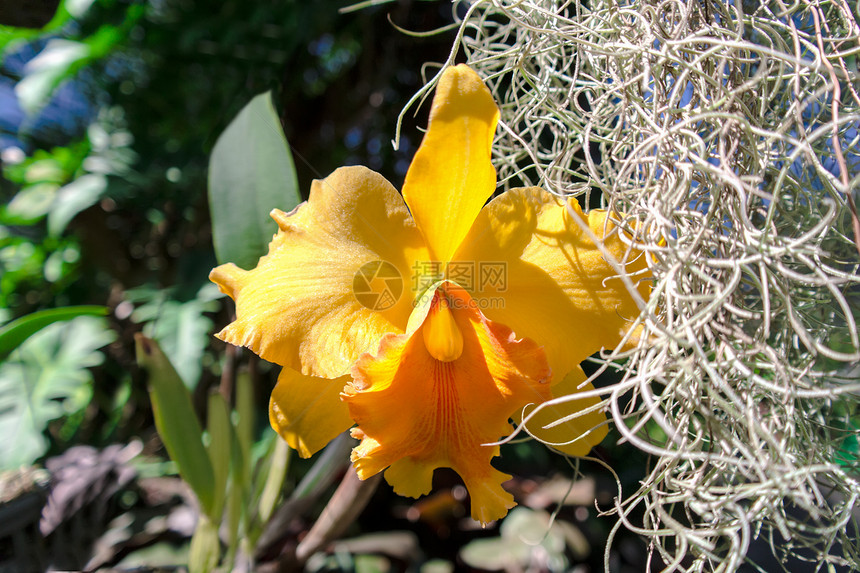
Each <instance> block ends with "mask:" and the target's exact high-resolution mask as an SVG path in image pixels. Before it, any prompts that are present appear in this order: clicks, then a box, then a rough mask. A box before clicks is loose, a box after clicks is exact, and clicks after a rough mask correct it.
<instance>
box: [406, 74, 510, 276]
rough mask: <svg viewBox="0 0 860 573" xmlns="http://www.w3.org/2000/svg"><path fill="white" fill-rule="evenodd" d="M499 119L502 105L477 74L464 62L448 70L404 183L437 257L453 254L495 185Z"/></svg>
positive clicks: (416, 215) (438, 89) (417, 217)
mask: <svg viewBox="0 0 860 573" xmlns="http://www.w3.org/2000/svg"><path fill="white" fill-rule="evenodd" d="M498 121H499V108H498V107H497V106H496V103H495V102H494V101H493V96H492V95H491V94H490V90H488V89H487V87H486V86H485V85H484V83H483V82H482V81H481V78H480V77H479V76H478V74H476V73H475V72H474V71H473V70H472V69H470V68H469V67H468V66H465V65H459V66H453V67H450V68H448V69H447V70H445V72H444V73H443V74H442V77H441V78H440V79H439V84H438V85H437V86H436V94H435V96H434V97H433V105H432V106H431V109H430V122H429V125H428V128H427V133H426V134H425V135H424V139H423V141H422V142H421V146H420V147H419V148H418V151H417V152H416V153H415V157H414V158H413V159H412V163H411V165H410V166H409V171H408V172H407V173H406V180H405V181H404V183H403V198H404V199H405V200H406V203H407V204H408V205H409V210H410V211H411V212H412V216H413V217H415V222H416V224H417V225H418V228H419V229H420V230H421V232H422V234H423V235H424V238H425V240H426V241H427V245H428V247H429V249H430V255H431V256H432V258H433V260H437V261H442V262H447V261H449V260H450V259H451V256H452V255H453V254H454V252H455V251H456V250H457V247H458V246H459V245H460V242H461V241H462V240H463V237H465V236H466V233H468V231H469V227H471V226H472V222H473V221H474V220H475V217H476V216H477V215H478V212H479V211H480V210H481V207H482V206H483V205H484V203H485V202H486V201H487V199H489V198H490V195H492V194H493V191H494V190H495V188H496V170H495V169H494V168H493V165H492V163H491V162H490V147H491V145H492V143H493V134H494V133H495V131H496V124H497V123H498Z"/></svg>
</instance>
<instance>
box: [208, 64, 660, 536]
mask: <svg viewBox="0 0 860 573" xmlns="http://www.w3.org/2000/svg"><path fill="white" fill-rule="evenodd" d="M498 119H499V110H498V108H497V106H496V105H495V103H494V102H493V98H492V95H491V94H490V91H489V90H488V89H487V87H486V86H485V85H484V84H483V82H482V81H481V79H480V77H479V76H478V75H477V74H476V73H475V72H474V71H472V70H471V69H470V68H468V67H467V66H465V65H459V66H453V67H449V68H447V69H446V70H445V71H444V72H443V73H442V74H441V76H440V77H439V82H438V85H437V88H436V94H435V96H434V99H433V104H432V107H431V112H430V123H429V126H428V131H427V133H426V135H425V137H424V140H423V141H422V143H421V146H420V147H419V149H418V151H417V152H416V155H415V157H414V159H413V162H412V164H411V165H410V168H409V171H408V173H407V175H406V179H405V182H404V187H403V193H402V195H401V194H400V193H398V192H397V191H396V190H395V189H394V187H393V186H392V185H391V184H390V183H389V182H388V181H386V180H385V179H384V178H383V177H382V176H381V175H379V174H377V173H374V172H373V171H370V170H369V169H367V168H364V167H345V168H341V169H338V170H336V171H335V172H334V173H332V174H331V175H329V176H328V177H327V178H325V179H324V180H321V181H315V182H314V183H313V186H312V188H311V192H310V197H309V199H308V201H307V202H306V203H304V204H303V205H302V206H300V207H299V208H297V209H296V210H294V211H293V212H292V213H289V214H286V213H283V212H281V211H278V210H275V211H273V212H272V216H273V218H274V219H275V220H276V221H277V223H278V229H279V230H278V233H277V234H276V235H275V237H274V238H273V239H272V242H271V243H270V245H269V253H268V254H267V255H266V256H264V257H262V258H261V259H260V261H259V263H258V264H257V266H256V268H254V269H251V270H243V269H240V268H238V267H236V266H235V265H233V264H225V265H221V266H219V267H217V268H215V269H214V270H213V271H212V273H211V274H210V279H211V280H212V281H213V282H215V283H216V284H218V286H219V287H220V289H221V290H222V292H224V293H226V294H227V295H229V296H230V297H231V298H233V300H234V301H235V302H236V320H235V321H234V322H232V323H231V324H229V325H228V326H227V327H226V328H224V329H223V330H222V331H221V332H220V333H218V337H219V338H221V339H222V340H225V341H227V342H230V343H232V344H237V345H243V346H247V347H249V348H250V349H251V350H253V351H254V352H255V353H257V354H259V355H260V356H261V357H262V358H264V359H266V360H269V361H271V362H275V363H277V364H279V365H281V366H283V370H282V372H281V375H280V377H279V378H278V384H277V386H276V387H275V389H274V391H273V392H272V398H271V405H270V420H271V423H272V427H273V428H275V430H276V431H277V432H278V433H279V434H280V435H281V436H282V437H283V438H284V439H285V440H287V442H288V443H289V444H290V446H292V447H293V448H295V449H297V450H298V452H299V454H300V455H301V456H303V457H307V456H310V455H312V454H313V453H314V452H316V451H317V450H319V449H320V448H322V447H323V446H324V445H325V444H326V443H327V442H328V441H330V440H331V439H333V438H334V437H335V436H337V435H338V434H340V433H341V432H343V431H345V430H347V429H349V428H350V427H352V426H353V425H356V427H354V428H353V430H352V433H353V435H354V436H355V437H357V438H358V439H360V440H361V443H360V444H359V445H358V446H357V447H356V448H355V449H354V450H353V454H352V459H353V462H354V463H355V466H356V469H357V470H358V473H359V475H360V476H361V477H362V478H366V477H368V476H370V475H373V474H375V473H378V472H380V471H385V477H386V479H387V480H388V482H389V483H390V484H392V486H393V487H394V489H395V491H397V492H399V493H401V494H403V495H410V496H418V495H422V494H425V493H427V492H428V491H429V489H430V483H431V477H432V473H433V471H434V469H435V468H437V467H451V468H453V469H454V470H456V471H457V472H458V473H459V474H460V476H461V477H462V478H463V481H464V483H465V484H466V487H467V489H468V490H469V493H470V495H471V498H472V516H473V518H474V519H476V520H478V521H481V522H483V523H487V522H488V521H492V520H494V519H499V518H501V517H503V516H504V515H505V513H506V512H507V510H508V509H509V508H510V507H512V506H513V504H514V501H513V498H512V497H511V496H510V494H508V493H507V492H505V491H504V490H503V489H502V487H501V483H502V481H504V479H506V477H507V476H505V474H502V473H501V472H499V471H497V470H496V469H494V468H493V467H492V465H491V460H492V459H493V458H494V457H495V456H497V455H498V453H499V448H498V446H487V445H484V444H491V443H496V442H498V440H499V439H500V438H501V437H503V436H505V435H507V434H508V433H510V431H511V430H512V427H511V425H510V422H509V419H510V418H514V419H515V420H517V421H518V423H519V421H521V420H522V417H521V416H522V412H523V410H524V409H526V410H529V411H530V410H531V409H533V407H534V406H536V405H540V404H546V403H547V402H548V401H549V400H551V399H553V398H558V397H561V396H571V395H576V394H578V393H581V392H586V391H591V390H593V387H592V386H591V384H587V383H584V380H585V378H584V375H582V370H581V369H580V368H579V363H580V362H581V361H582V360H584V359H585V358H587V357H588V356H589V355H591V354H592V353H594V352H596V351H598V350H600V349H601V348H602V347H614V346H615V345H617V344H618V343H619V342H620V341H621V340H622V338H624V337H625V336H627V335H628V331H629V329H630V324H631V321H632V320H633V319H634V318H635V317H636V316H638V314H639V308H638V306H637V305H636V302H635V301H634V297H633V296H632V295H631V293H630V292H628V291H627V288H626V287H625V286H624V283H623V282H622V280H621V279H620V278H618V277H617V271H616V268H618V266H617V265H615V266H614V265H612V264H610V263H609V262H608V261H607V257H609V258H613V259H615V261H614V262H616V263H620V264H621V266H622V267H625V268H626V270H627V272H635V271H639V270H641V269H643V268H644V266H645V260H644V259H645V257H638V258H636V257H634V256H631V252H630V249H629V247H628V245H627V244H625V241H623V240H621V238H620V237H619V231H618V229H616V228H614V226H613V225H612V223H611V222H610V221H609V220H608V219H607V214H606V213H605V212H602V211H598V210H595V211H591V212H590V213H589V214H588V215H587V216H586V215H585V214H583V212H582V211H581V209H580V208H579V205H578V204H577V202H576V201H575V200H573V199H571V200H569V201H563V200H560V199H559V198H557V197H555V196H553V195H551V194H549V193H548V192H546V191H544V190H542V189H539V188H526V189H512V190H509V191H507V192H505V193H502V194H501V195H499V196H498V197H496V198H495V199H493V200H492V201H490V202H489V203H487V204H486V205H485V203H486V202H487V199H488V198H489V197H490V196H491V195H492V194H493V192H494V191H495V188H496V173H495V170H494V168H493V166H492V163H491V161H490V157H491V145H492V140H493V136H494V133H495V129H496V124H497V122H498ZM632 254H634V255H635V253H632ZM627 260H631V261H633V262H630V263H626V265H625V264H624V263H625V261H627ZM368 265H369V266H368ZM424 266H433V267H434V268H436V267H438V268H440V269H443V270H444V272H445V273H449V274H446V275H445V276H444V277H442V280H441V281H440V282H437V283H436V284H434V285H433V286H432V287H431V288H429V289H426V286H427V285H424V286H420V283H422V280H423V279H425V278H426V277H422V276H416V273H418V272H419V271H416V270H415V269H420V268H423V267H424ZM382 267H384V268H385V269H387V271H386V272H387V273H388V274H387V276H388V277H389V278H390V277H394V276H397V275H398V274H399V276H400V277H401V278H402V279H403V281H404V284H403V285H402V286H403V287H404V288H402V289H395V290H393V291H390V292H397V293H398V294H399V298H396V297H391V299H387V300H386V304H385V305H378V306H374V305H373V304H367V303H366V302H365V303H364V304H363V303H362V300H364V299H362V298H361V297H357V296H356V293H354V292H353V289H354V287H355V284H356V280H357V279H356V278H355V277H356V273H357V272H358V271H359V269H362V268H364V269H367V268H374V269H376V268H382ZM454 268H460V269H461V270H462V269H463V268H466V269H473V270H474V273H475V274H474V275H473V276H472V277H471V279H474V280H468V281H466V280H463V279H461V278H459V277H455V276H454V274H455V273H454V272H453V269H454ZM488 269H489V270H491V271H492V272H487V273H486V274H484V271H486V270H488ZM365 278H366V277H364V276H363V275H362V277H361V280H360V281H359V283H360V284H361V285H365V283H366V282H367V281H365V280H364V279H365ZM409 278H415V279H422V280H415V281H410V280H409ZM466 278H467V279H468V278H469V277H466ZM434 280H435V279H434ZM368 284H369V283H368ZM410 284H411V288H410V287H409V285H410ZM398 286H400V285H398ZM362 288H364V287H362ZM638 289H639V296H640V297H641V298H643V299H647V296H648V289H647V286H646V285H645V284H642V285H641V286H639V287H638ZM389 294H390V293H389ZM490 303H493V304H490ZM558 420H563V423H560V424H555V425H553V426H552V427H550V428H547V427H546V426H548V425H550V424H554V423H555V422H557V421H558ZM525 429H526V430H527V431H528V433H529V434H531V435H533V436H535V437H536V438H538V439H540V440H542V441H545V442H547V443H549V444H552V446H553V447H554V448H555V449H557V450H559V451H561V452H563V453H565V454H569V455H585V454H586V453H588V451H589V450H590V449H591V447H592V446H594V445H595V444H597V443H599V442H600V440H602V439H603V438H604V437H605V436H606V432H607V429H606V416H605V414H603V412H602V411H601V408H600V400H599V399H598V398H596V397H589V398H581V397H577V399H573V400H566V401H564V403H562V404H555V402H553V403H552V404H548V405H547V406H546V407H544V408H543V409H541V411H540V412H539V413H538V414H537V415H535V416H533V417H531V418H530V419H529V420H528V421H527V422H526V428H525ZM386 468H387V469H386Z"/></svg>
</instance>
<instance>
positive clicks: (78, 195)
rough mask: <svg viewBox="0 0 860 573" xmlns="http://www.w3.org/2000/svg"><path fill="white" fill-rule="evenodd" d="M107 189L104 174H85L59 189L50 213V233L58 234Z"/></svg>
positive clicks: (93, 203) (94, 202)
mask: <svg viewBox="0 0 860 573" xmlns="http://www.w3.org/2000/svg"><path fill="white" fill-rule="evenodd" d="M106 189H107V179H106V178H105V177H104V175H92V174H90V175H84V176H82V177H78V178H77V179H75V180H74V181H72V182H71V183H69V184H68V185H64V186H63V187H61V188H60V190H59V191H57V194H56V198H55V199H54V202H53V204H52V205H51V210H50V212H49V213H48V233H50V234H51V235H53V236H55V237H56V236H58V235H60V234H62V232H63V231H65V230H66V226H67V225H68V224H69V222H70V221H71V220H72V219H73V218H74V217H75V215H77V214H78V213H80V212H81V211H83V210H84V209H86V208H87V207H92V206H93V205H95V204H96V202H97V201H98V200H99V199H100V198H101V196H102V195H103V194H104V192H105V190H106Z"/></svg>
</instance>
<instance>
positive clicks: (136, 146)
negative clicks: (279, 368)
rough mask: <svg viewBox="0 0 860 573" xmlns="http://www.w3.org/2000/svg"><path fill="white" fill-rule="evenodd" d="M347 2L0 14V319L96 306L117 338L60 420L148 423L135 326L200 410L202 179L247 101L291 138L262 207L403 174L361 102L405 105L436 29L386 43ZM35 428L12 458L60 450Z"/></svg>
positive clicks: (423, 12) (107, 436)
mask: <svg viewBox="0 0 860 573" xmlns="http://www.w3.org/2000/svg"><path fill="white" fill-rule="evenodd" d="M348 4H349V3H348V2H326V3H322V4H311V3H306V2H301V1H298V0H283V1H278V2H272V3H265V4H253V3H250V4H249V3H247V2H240V1H238V0H227V1H225V2H220V3H218V4H217V5H212V4H211V3H208V2H202V1H194V0H163V1H160V2H144V1H140V0H64V1H63V2H60V6H59V9H58V11H57V14H56V15H55V17H54V18H53V19H52V20H51V21H50V23H49V24H48V25H47V26H45V27H44V28H43V29H21V28H8V27H0V52H2V57H3V61H2V64H0V68H2V72H3V78H5V80H6V81H7V84H6V85H5V87H9V86H10V85H13V87H14V95H15V96H16V97H17V102H18V106H20V110H19V111H18V112H17V113H18V114H20V115H21V117H22V118H23V119H21V120H20V121H19V122H18V123H17V126H16V127H15V129H14V130H12V131H11V132H10V131H9V128H8V127H5V126H7V122H4V118H3V117H0V126H3V127H2V130H3V131H4V133H2V134H0V135H10V136H13V137H14V138H15V139H16V140H17V141H18V142H19V143H17V144H15V145H13V146H9V145H8V144H5V145H6V148H5V149H4V150H2V151H3V155H2V157H3V166H2V167H3V181H2V184H0V197H2V199H3V201H2V204H0V326H2V324H3V323H4V322H7V321H10V320H13V319H15V318H19V317H23V316H27V315H29V314H31V313H34V312H37V311H40V310H44V309H55V308H62V307H65V306H68V305H82V304H97V305H106V306H108V307H109V309H110V311H111V313H110V316H109V321H108V324H109V328H110V329H111V330H112V331H113V332H115V333H116V338H117V343H116V344H114V345H112V346H110V347H105V348H103V349H96V350H93V352H96V353H98V354H99V355H100V356H102V359H101V361H100V364H101V365H100V366H99V367H98V368H97V369H96V370H95V371H94V377H93V380H92V382H88V383H91V384H94V385H95V386H94V388H92V390H93V393H92V396H93V402H94V403H93V404H91V405H89V407H88V408H84V409H83V410H82V411H80V412H76V413H74V415H75V416H78V417H79V418H81V419H80V428H81V430H82V431H81V432H79V433H78V434H77V436H78V438H77V439H80V438H83V437H86V438H87V439H91V440H95V441H96V442H97V443H100V442H106V441H110V440H115V439H124V438H127V437H130V436H132V435H135V434H138V433H140V432H141V431H144V432H145V431H146V429H147V427H148V425H149V424H151V422H150V421H149V420H151V414H150V413H149V408H148V406H147V400H146V395H145V393H144V392H143V390H142V386H141V385H140V383H139V381H140V380H141V379H142V374H141V373H140V371H139V370H137V369H136V368H130V365H132V364H133V362H134V360H133V356H134V352H133V342H132V339H131V335H132V334H133V333H134V332H136V331H141V330H142V331H143V333H144V334H145V335H147V336H149V337H152V338H153V339H155V340H156V341H158V342H159V343H160V344H161V346H162V347H163V348H164V349H165V353H166V354H167V355H168V356H169V357H170V360H171V361H172V362H173V363H174V364H176V365H177V369H178V371H179V373H180V376H181V377H182V379H183V381H184V382H185V384H186V385H187V387H188V388H189V389H191V390H192V391H194V392H195V393H194V396H195V404H196V405H197V407H198V408H199V409H201V410H203V409H205V408H204V406H203V403H204V402H205V400H202V399H201V398H200V396H202V395H205V392H206V390H207V389H208V388H211V387H212V386H214V385H217V384H218V383H219V376H220V374H221V364H220V363H221V359H220V358H219V354H220V350H221V349H222V348H223V346H221V345H220V343H217V341H214V340H213V339H212V337H211V331H212V329H213V313H216V312H220V313H222V314H220V315H219V316H218V318H217V320H215V321H214V322H217V323H218V324H226V322H228V320H229V316H228V315H227V314H226V310H224V309H223V307H222V306H221V305H219V303H218V302H217V299H218V297H219V294H218V293H217V290H216V289H215V288H214V287H213V286H212V285H209V283H208V281H207V278H206V277H207V275H208V271H209V270H210V269H211V268H212V267H213V266H214V265H215V263H216V258H215V255H214V252H213V247H212V231H211V226H210V221H209V209H208V205H207V196H206V186H207V185H206V184H207V182H206V175H207V168H208V161H209V153H210V152H211V151H212V149H213V147H214V146H215V143H216V141H217V138H218V136H219V134H221V133H222V132H223V131H224V130H225V128H226V127H227V125H228V123H229V121H230V120H231V119H232V118H234V117H235V116H236V115H237V114H238V112H239V111H240V110H241V109H242V107H243V106H245V104H247V103H248V102H249V101H251V99H252V98H253V97H254V96H256V95H257V94H260V93H263V92H266V91H271V93H272V99H273V103H274V109H272V114H273V115H272V116H271V117H272V119H274V120H275V121H278V120H280V122H282V123H283V125H284V128H285V130H286V132H287V134H288V135H290V134H292V135H295V140H296V141H297V142H298V144H297V145H296V146H295V147H294V152H295V154H296V157H297V161H298V165H297V167H298V186H296V183H295V182H294V183H292V184H291V186H292V188H293V190H292V191H290V192H286V190H284V192H285V193H284V195H283V197H288V196H289V195H290V194H292V195H293V197H294V198H292V199H285V200H284V203H283V204H281V205H276V206H278V207H279V208H282V209H287V210H288V209H290V208H291V207H292V206H293V204H294V203H295V201H296V199H297V197H296V195H295V194H296V192H297V191H296V189H304V190H306V189H308V188H309V183H310V179H311V178H316V177H323V176H325V175H327V174H328V173H329V172H330V171H331V170H333V169H334V168H336V167H338V166H340V165H342V164H349V163H364V164H368V165H370V166H371V167H375V168H378V169H382V170H383V171H385V172H387V173H394V174H398V175H399V176H402V174H403V173H402V171H403V168H404V165H405V163H404V164H403V165H400V167H398V162H399V161H400V162H402V159H401V157H408V156H409V155H410V153H409V149H408V145H409V139H408V137H407V139H406V141H407V145H406V147H407V149H404V150H403V151H402V152H399V154H398V153H395V152H394V151H393V150H391V149H390V146H389V145H388V144H387V142H388V139H389V137H390V134H391V133H393V125H394V119H395V112H396V110H397V108H395V107H392V109H391V110H389V113H386V114H379V113H376V110H377V109H378V108H380V106H381V104H382V103H383V102H385V103H386V105H391V106H394V105H399V104H402V102H404V101H406V100H407V99H408V98H407V97H405V96H406V95H407V94H411V93H412V92H414V90H415V89H416V88H417V87H418V86H419V84H420V77H419V75H418V74H417V73H416V70H418V69H420V65H421V64H422V63H423V62H424V61H426V60H432V59H437V60H438V59H440V57H439V56H443V55H444V54H445V53H446V50H447V40H445V39H433V40H413V39H410V38H407V37H405V36H402V35H400V34H399V33H396V31H395V30H394V29H393V28H392V27H391V26H390V24H389V23H388V22H387V21H386V19H385V17H384V14H383V13H382V12H381V11H380V10H367V11H363V12H359V13H357V14H350V15H348V16H346V15H340V14H339V13H338V8H340V7H341V6H345V5H348ZM389 13H390V14H391V16H392V18H393V19H396V20H397V21H398V22H399V23H400V24H403V25H405V26H407V27H416V28H418V29H429V28H434V27H437V26H438V23H439V21H440V19H444V18H446V17H448V18H450V8H448V7H440V6H436V5H433V4H431V3H419V4H418V5H416V6H412V7H410V6H407V5H403V6H394V7H392V8H389ZM398 45H403V46H405V45H409V46H410V51H408V52H407V51H405V50H403V49H400V50H398V49H396V48H397V46H398ZM434 50H435V51H436V53H437V54H438V56H437V57H435V58H434V57H433V56H432V55H431V54H432V53H433V51H434ZM398 52H399V54H398ZM9 81H11V82H12V84H9V83H8V82H9ZM344 86H349V89H345V88H344ZM0 87H3V86H0ZM13 111H14V110H11V109H9V110H5V111H2V112H0V116H2V115H3V114H5V113H9V114H12V115H10V116H9V117H10V118H13V116H14V115H15V114H14V113H12V112H13ZM10 121H11V119H10ZM82 122H83V123H82ZM81 125H83V126H85V127H84V128H81V127H80V126H81ZM284 149H285V150H286V148H284ZM21 150H23V153H22V152H21ZM286 153H287V154H288V155H289V151H286ZM398 183H399V181H395V184H398ZM232 184H234V186H235V187H237V188H236V189H235V191H236V192H240V191H242V190H241V189H238V184H237V182H235V181H234V182H232ZM271 227H272V228H271V232H274V225H273V224H272V225H271ZM266 232H269V231H266ZM258 248H259V245H258ZM246 259H247V257H246ZM249 260H250V259H249ZM245 264H247V261H246V262H245ZM40 340H41V338H36V339H35V341H34V342H32V344H35V343H37V342H39V341H40ZM216 344H218V346H216ZM28 383H32V381H28ZM269 383H271V382H269ZM198 386H199V388H198ZM195 388H198V389H197V390H195ZM266 394H267V391H263V392H260V393H259V395H260V396H265V395H266ZM51 400H55V399H54V398H46V401H47V402H46V406H50V404H49V402H50V401H51ZM117 400H119V401H120V402H125V403H126V404H127V407H123V404H122V403H118V402H117ZM55 401H56V400H55ZM69 404H71V403H69ZM82 406H87V405H86V404H83V403H82ZM49 409H50V408H49ZM7 415H9V414H8V413H7V412H5V411H2V412H0V420H4V418H3V417H4V416H7ZM64 415H65V414H64ZM41 430H46V431H47V432H48V433H47V434H46V435H45V441H44V443H45V444H46V445H47V447H46V448H43V449H41V450H38V451H39V453H38V454H36V453H35V452H36V451H37V450H36V449H31V450H30V451H31V452H33V455H31V456H29V459H27V460H26V461H27V462H32V461H34V460H35V459H37V458H38V457H39V456H41V455H44V454H45V453H49V452H51V451H54V452H57V451H60V450H62V449H63V448H64V444H65V443H66V442H65V441H64V440H63V439H61V437H60V435H59V434H58V433H57V431H56V429H54V426H48V425H46V426H45V427H43V428H41ZM257 430H259V428H258V429H257ZM69 435H71V434H69ZM22 459H23V458H22Z"/></svg>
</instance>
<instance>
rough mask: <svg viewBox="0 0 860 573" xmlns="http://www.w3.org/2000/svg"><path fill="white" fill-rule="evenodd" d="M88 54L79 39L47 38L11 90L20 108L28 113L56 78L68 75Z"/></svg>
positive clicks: (56, 82) (39, 104) (45, 97)
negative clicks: (16, 97) (47, 40)
mask: <svg viewBox="0 0 860 573" xmlns="http://www.w3.org/2000/svg"><path fill="white" fill-rule="evenodd" d="M90 55H91V52H90V47H89V46H87V45H86V44H83V43H81V42H75V41H73V40H64V39H61V38H56V39H53V40H51V41H50V42H48V44H47V45H46V46H45V48H44V49H43V50H42V51H41V52H40V53H39V55H37V56H36V57H35V58H33V59H32V60H30V61H29V62H27V65H26V67H25V68H24V72H25V75H24V77H23V78H22V79H21V81H20V82H18V84H17V85H16V86H15V94H16V95H17V96H18V102H19V103H20V104H21V107H22V108H23V109H24V111H25V112H27V113H28V114H34V113H35V112H37V111H38V110H39V109H40V108H41V107H42V106H43V105H45V104H46V103H47V102H48V100H49V99H50V97H51V94H52V93H53V92H54V89H55V88H56V87H57V86H58V85H59V84H60V82H62V81H63V80H65V79H67V78H69V77H71V76H72V75H73V74H74V73H75V71H77V69H78V67H79V65H80V64H81V63H83V62H85V61H86V60H87V59H89V58H90Z"/></svg>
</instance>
